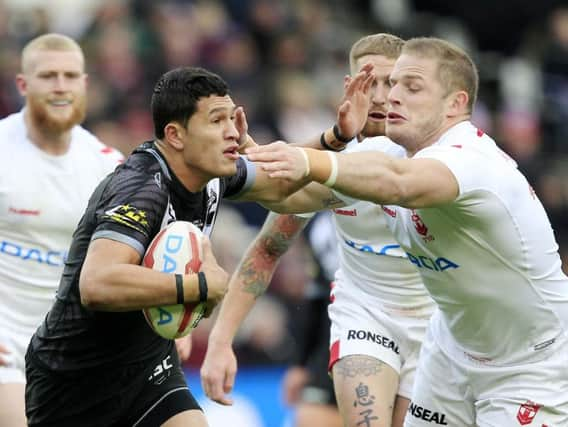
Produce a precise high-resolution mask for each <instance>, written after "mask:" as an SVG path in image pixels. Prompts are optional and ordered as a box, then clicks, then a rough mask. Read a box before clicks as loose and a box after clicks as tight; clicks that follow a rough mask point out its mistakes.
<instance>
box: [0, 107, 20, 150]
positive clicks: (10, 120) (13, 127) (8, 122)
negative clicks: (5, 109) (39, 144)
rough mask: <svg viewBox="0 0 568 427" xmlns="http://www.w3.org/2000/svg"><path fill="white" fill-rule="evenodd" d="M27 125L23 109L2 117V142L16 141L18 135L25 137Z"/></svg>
mask: <svg viewBox="0 0 568 427" xmlns="http://www.w3.org/2000/svg"><path fill="white" fill-rule="evenodd" d="M25 135H26V125H25V122H24V114H23V112H22V111H19V112H17V113H13V114H10V115H8V116H6V117H4V118H2V119H0V144H8V143H11V142H14V141H15V140H16V139H17V138H18V137H25Z"/></svg>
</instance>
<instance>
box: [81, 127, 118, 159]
mask: <svg viewBox="0 0 568 427" xmlns="http://www.w3.org/2000/svg"><path fill="white" fill-rule="evenodd" d="M71 138H72V139H71V141H72V144H76V145H77V146H78V147H80V148H81V151H82V152H84V153H86V154H87V155H88V157H89V158H90V160H91V161H100V162H103V163H110V164H113V165H114V166H116V165H117V164H118V163H121V162H122V161H124V156H123V155H122V153H121V152H120V151H118V150H117V149H115V148H112V147H110V146H108V145H106V144H104V143H103V142H102V141H101V140H100V139H98V138H97V137H96V136H95V135H94V134H92V133H91V132H89V131H88V130H87V129H85V128H84V127H83V126H80V125H77V126H75V127H74V128H73V130H72V133H71Z"/></svg>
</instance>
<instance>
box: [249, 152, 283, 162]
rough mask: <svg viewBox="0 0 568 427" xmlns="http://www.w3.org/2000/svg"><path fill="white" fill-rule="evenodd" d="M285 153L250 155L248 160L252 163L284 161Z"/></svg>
mask: <svg viewBox="0 0 568 427" xmlns="http://www.w3.org/2000/svg"><path fill="white" fill-rule="evenodd" d="M283 156H284V153H282V152H270V151H268V152H258V153H252V154H250V155H248V159H249V160H250V161H252V162H259V163H262V162H275V161H279V160H282V158H283Z"/></svg>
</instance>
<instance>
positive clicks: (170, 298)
mask: <svg viewBox="0 0 568 427" xmlns="http://www.w3.org/2000/svg"><path fill="white" fill-rule="evenodd" d="M79 283H80V285H79V286H80V291H81V302H82V303H83V305H84V306H86V307H88V308H90V309H92V310H99V311H131V310H140V309H143V308H147V307H156V306H162V305H170V304H176V303H177V288H176V282H175V276H174V274H169V273H162V272H159V271H154V270H152V269H149V268H145V267H141V266H139V265H134V264H111V265H109V266H106V267H104V268H99V269H98V271H97V272H94V271H93V270H91V271H89V272H82V274H81V280H80V282H79ZM183 290H184V301H185V302H189V301H198V300H199V285H198V279H197V275H196V274H188V275H184V276H183Z"/></svg>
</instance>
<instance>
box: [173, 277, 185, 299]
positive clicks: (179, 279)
mask: <svg viewBox="0 0 568 427" xmlns="http://www.w3.org/2000/svg"><path fill="white" fill-rule="evenodd" d="M175 278H176V292H177V303H178V304H183V302H184V299H185V298H184V295H183V276H182V275H181V274H176V275H175Z"/></svg>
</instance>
